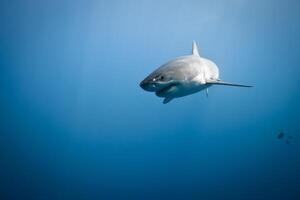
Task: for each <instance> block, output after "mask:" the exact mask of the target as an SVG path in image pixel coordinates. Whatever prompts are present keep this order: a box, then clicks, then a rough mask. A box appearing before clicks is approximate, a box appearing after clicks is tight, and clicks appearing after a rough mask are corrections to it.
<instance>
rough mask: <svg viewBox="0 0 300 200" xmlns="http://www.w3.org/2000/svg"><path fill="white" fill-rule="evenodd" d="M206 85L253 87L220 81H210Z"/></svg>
mask: <svg viewBox="0 0 300 200" xmlns="http://www.w3.org/2000/svg"><path fill="white" fill-rule="evenodd" d="M206 83H209V84H213V85H227V86H235V87H253V86H250V85H241V84H236V83H228V82H224V81H220V80H209V81H207V82H206Z"/></svg>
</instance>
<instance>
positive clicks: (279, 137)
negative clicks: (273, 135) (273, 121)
mask: <svg viewBox="0 0 300 200" xmlns="http://www.w3.org/2000/svg"><path fill="white" fill-rule="evenodd" d="M283 137H284V133H283V131H280V133H279V134H278V135H277V138H278V139H279V140H281V139H282V138H283Z"/></svg>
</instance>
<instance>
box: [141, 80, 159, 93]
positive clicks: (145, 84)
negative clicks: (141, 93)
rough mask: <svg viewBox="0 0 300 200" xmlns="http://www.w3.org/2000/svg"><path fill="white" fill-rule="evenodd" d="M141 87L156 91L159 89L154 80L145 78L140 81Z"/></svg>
mask: <svg viewBox="0 0 300 200" xmlns="http://www.w3.org/2000/svg"><path fill="white" fill-rule="evenodd" d="M140 87H141V88H143V89H144V90H146V91H149V92H155V91H156V90H157V86H156V83H154V82H153V81H148V80H143V81H142V82H141V83H140Z"/></svg>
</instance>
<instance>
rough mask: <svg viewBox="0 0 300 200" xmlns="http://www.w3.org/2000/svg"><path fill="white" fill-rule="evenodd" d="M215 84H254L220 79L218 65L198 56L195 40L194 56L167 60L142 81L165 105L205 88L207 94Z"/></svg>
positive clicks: (237, 85) (142, 86) (238, 85)
mask: <svg viewBox="0 0 300 200" xmlns="http://www.w3.org/2000/svg"><path fill="white" fill-rule="evenodd" d="M212 85H226V86H236V87H252V86H250V85H241V84H235V83H229V82H225V81H222V80H221V79H220V78H219V68H218V67H217V65H216V64H215V63H214V62H212V61H211V60H209V59H206V58H203V57H201V56H200V55H199V52H198V47H197V44H196V42H195V41H193V45H192V55H188V56H181V57H177V58H174V59H172V60H170V61H168V62H167V63H165V64H163V65H162V66H160V67H159V68H158V69H156V70H155V71H153V72H152V73H151V74H150V75H148V76H147V77H146V78H145V79H144V80H143V81H142V82H141V83H140V86H141V88H143V89H144V90H146V91H149V92H155V94H156V95H157V96H158V97H163V98H164V100H163V103H164V104H166V103H168V102H170V101H171V100H172V99H174V98H178V97H183V96H187V95H190V94H194V93H196V92H199V91H201V90H206V94H207V95H208V88H209V87H210V86H212Z"/></svg>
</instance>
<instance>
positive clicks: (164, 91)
mask: <svg viewBox="0 0 300 200" xmlns="http://www.w3.org/2000/svg"><path fill="white" fill-rule="evenodd" d="M175 85H176V84H170V85H168V86H166V87H164V88H162V89H160V90H158V91H156V92H155V94H156V96H158V97H166V94H167V93H168V91H169V90H170V89H171V88H172V87H174V86H175Z"/></svg>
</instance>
